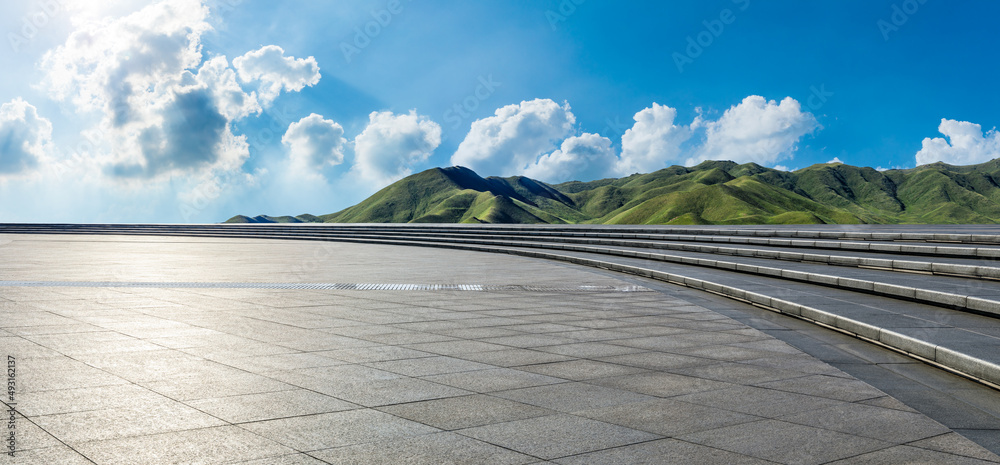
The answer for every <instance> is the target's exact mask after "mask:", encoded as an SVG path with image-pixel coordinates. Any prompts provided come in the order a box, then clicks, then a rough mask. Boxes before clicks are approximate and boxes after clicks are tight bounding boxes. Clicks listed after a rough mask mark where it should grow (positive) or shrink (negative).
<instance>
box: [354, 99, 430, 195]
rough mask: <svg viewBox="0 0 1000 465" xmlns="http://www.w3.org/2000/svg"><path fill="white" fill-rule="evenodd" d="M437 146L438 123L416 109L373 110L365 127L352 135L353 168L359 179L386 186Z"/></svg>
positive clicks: (403, 174) (425, 157)
mask: <svg viewBox="0 0 1000 465" xmlns="http://www.w3.org/2000/svg"><path fill="white" fill-rule="evenodd" d="M438 145H441V126H439V125H438V124H437V123H435V122H433V121H431V120H429V119H428V118H427V117H426V116H420V115H418V114H417V112H416V110H410V112H409V113H408V114H401V115H394V114H393V113H392V112H391V111H373V112H372V113H371V114H370V115H369V116H368V126H366V127H365V129H364V131H362V132H361V134H358V136H357V137H355V138H354V153H355V160H354V167H353V169H354V170H355V171H356V172H357V173H358V175H360V176H361V178H363V179H365V180H368V181H371V182H374V183H376V184H378V185H379V186H380V187H381V186H385V185H387V184H389V183H392V182H394V181H396V180H399V179H401V178H403V177H405V176H408V175H409V174H410V173H412V168H413V166H414V165H416V164H417V163H420V162H423V161H425V160H427V158H428V157H430V155H431V152H433V151H434V149H436V148H437V147H438Z"/></svg>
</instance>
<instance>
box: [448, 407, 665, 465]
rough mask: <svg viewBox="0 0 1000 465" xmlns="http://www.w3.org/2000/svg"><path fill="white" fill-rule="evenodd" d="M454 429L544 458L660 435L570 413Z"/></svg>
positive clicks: (630, 442) (575, 453)
mask: <svg viewBox="0 0 1000 465" xmlns="http://www.w3.org/2000/svg"><path fill="white" fill-rule="evenodd" d="M457 432H458V433H459V434H462V435H464V436H469V437H472V438H475V439H478V440H480V441H484V442H488V443H491V444H496V445H498V446H500V447H504V448H507V449H511V450H515V451H517V452H521V453H523V454H528V455H532V456H535V457H540V458H543V459H546V460H552V459H557V458H560V457H566V456H570V455H578V454H583V453H587V452H593V451H596V450H601V449H607V448H611V447H617V446H624V445H627V444H635V443H639V442H645V441H650V440H654V439H660V436H656V435H653V434H650V433H645V432H642V431H637V430H634V429H630V428H625V427H622V426H617V425H612V424H609V423H604V422H600V421H594V420H588V419H585V418H580V417H577V416H573V415H550V416H544V417H538V418H530V419H527V420H517V421H511V422H507V423H497V424H492V425H486V426H479V427H475V428H469V429H463V430H459V431H457Z"/></svg>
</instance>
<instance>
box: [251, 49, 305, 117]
mask: <svg viewBox="0 0 1000 465" xmlns="http://www.w3.org/2000/svg"><path fill="white" fill-rule="evenodd" d="M233 67H235V68H236V71H238V72H239V74H240V80H241V81H243V82H251V81H260V90H259V91H258V95H259V97H260V99H261V101H263V102H264V104H265V105H267V104H270V102H272V101H273V100H274V99H275V97H277V96H278V94H279V93H281V90H282V89H284V90H286V91H290V92H298V91H300V90H302V89H303V88H304V87H305V86H312V85H315V84H316V83H318V82H319V78H320V75H319V65H318V64H316V59H315V58H313V57H309V58H295V57H286V56H285V50H284V49H282V48H281V47H278V46H277V45H267V46H264V47H261V48H260V49H259V50H255V51H252V52H247V53H246V54H244V55H243V56H241V57H237V58H235V59H233Z"/></svg>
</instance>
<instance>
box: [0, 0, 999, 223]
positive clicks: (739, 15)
mask: <svg viewBox="0 0 1000 465" xmlns="http://www.w3.org/2000/svg"><path fill="white" fill-rule="evenodd" d="M0 13H2V14H0V34H2V37H3V39H4V40H3V43H0V65H2V66H3V71H2V72H0V222H80V223H102V222H121V223H140V222H146V223H149V222H152V223H214V222H221V221H225V220H226V219H228V218H229V217H231V216H233V215H236V214H246V215H251V216H252V215H258V214H268V215H285V214H291V215H297V214H301V213H313V214H325V213H332V212H336V211H339V210H341V209H343V208H346V207H349V206H351V205H353V204H355V203H357V202H359V201H361V200H363V199H364V198H366V197H367V196H369V195H371V194H373V193H375V192H376V191H378V190H379V189H381V188H383V187H385V186H387V185H389V184H390V183H392V182H394V181H396V180H399V179H401V178H403V177H405V176H407V175H409V174H413V173H417V172H420V171H423V170H425V169H429V168H433V167H445V166H452V165H461V166H466V167H469V168H472V169H474V170H475V171H476V172H478V173H479V174H480V175H482V176H493V175H495V176H512V175H525V176H529V177H532V178H535V179H539V180H542V181H545V182H550V183H558V182H564V181H570V180H580V181H588V180H593V179H600V178H607V177H620V176H626V175H629V174H632V173H637V172H651V171H655V170H658V169H661V168H665V167H667V166H671V165H683V166H693V165H696V164H698V163H699V162H701V161H704V160H733V161H736V162H739V163H747V162H754V163H758V164H761V165H764V166H767V167H774V168H777V169H781V170H795V169H799V168H804V167H807V166H810V165H813V164H816V163H828V162H843V163H848V164H852V165H858V166H870V167H873V168H876V169H879V170H885V169H897V168H912V167H915V166H918V165H922V164H927V163H933V162H937V161H944V162H946V163H951V164H959V165H964V164H973V163H980V162H984V161H988V160H990V159H993V158H997V157H1000V135H998V133H997V132H996V130H995V127H996V126H997V125H998V124H1000V121H998V120H1000V113H998V112H997V111H996V109H997V108H998V106H1000V105H998V104H1000V92H998V91H997V87H996V82H997V80H996V79H997V76H998V75H1000V73H998V67H1000V60H998V59H997V54H998V53H1000V52H998V51H1000V34H996V33H995V32H993V31H995V24H993V18H996V17H998V16H1000V3H997V2H992V1H988V0H970V1H965V2H943V1H941V0H896V1H889V0H845V1H841V2H803V1H799V0H771V1H767V2H765V1H762V0H690V1H688V0H684V1H648V2H647V1H631V2H612V1H602V0H504V1H501V0H479V1H474V2H459V1H436V0H373V1H365V0H352V1H335V0H329V1H316V2H294V3H292V2H274V1H258V0H163V1H145V2H140V1H134V0H105V1H102V2H93V1H86V0H29V1H24V2H5V3H4V5H3V6H0Z"/></svg>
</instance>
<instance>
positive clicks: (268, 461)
mask: <svg viewBox="0 0 1000 465" xmlns="http://www.w3.org/2000/svg"><path fill="white" fill-rule="evenodd" d="M231 463H239V464H240V465H329V464H328V463H327V462H324V461H322V460H320V459H317V458H313V457H311V456H309V455H306V454H305V453H297V454H289V455H282V456H277V457H267V458H263V459H254V460H247V461H244V462H231Z"/></svg>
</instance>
